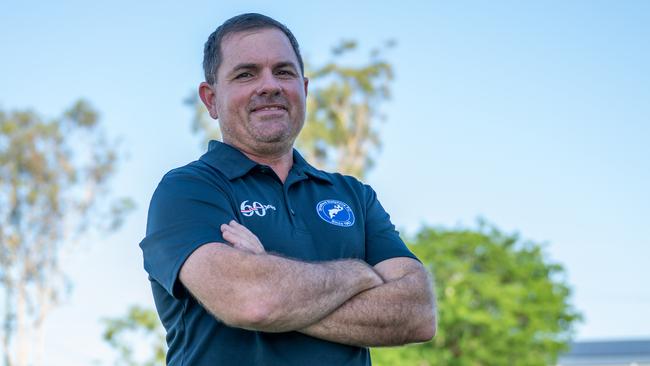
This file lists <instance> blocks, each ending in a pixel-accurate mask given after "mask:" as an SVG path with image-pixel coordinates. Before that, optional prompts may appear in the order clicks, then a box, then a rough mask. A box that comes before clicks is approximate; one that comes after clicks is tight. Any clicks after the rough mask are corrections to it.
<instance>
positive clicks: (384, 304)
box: [301, 272, 435, 347]
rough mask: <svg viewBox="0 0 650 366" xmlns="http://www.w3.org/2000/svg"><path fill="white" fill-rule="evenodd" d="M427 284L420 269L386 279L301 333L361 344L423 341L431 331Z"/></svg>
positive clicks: (431, 307)
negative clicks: (387, 280)
mask: <svg viewBox="0 0 650 366" xmlns="http://www.w3.org/2000/svg"><path fill="white" fill-rule="evenodd" d="M423 284H426V285H425V286H423ZM428 284H429V280H428V278H427V276H426V273H423V272H417V273H412V274H409V275H406V276H404V277H401V278H399V279H395V280H392V281H389V282H387V283H385V284H383V285H381V286H378V287H375V288H372V289H370V290H367V291H364V292H362V293H359V294H358V295H356V296H354V297H353V298H351V299H350V300H348V301H347V302H345V303H344V304H343V305H342V306H340V307H339V308H338V309H336V310H335V311H334V312H333V313H331V314H329V315H328V316H326V317H325V318H323V319H322V320H320V321H318V322H317V323H315V324H313V325H310V326H308V327H306V328H304V329H302V330H301V332H303V333H305V334H308V335H310V336H313V337H316V338H321V339H325V340H329V341H333V342H337V343H343V344H349V345H355V346H363V347H369V346H394V345H402V344H406V343H411V342H423V341H427V340H429V339H431V338H432V337H433V334H434V333H435V311H434V305H433V302H434V300H433V294H432V290H431V288H430V286H429V285H428Z"/></svg>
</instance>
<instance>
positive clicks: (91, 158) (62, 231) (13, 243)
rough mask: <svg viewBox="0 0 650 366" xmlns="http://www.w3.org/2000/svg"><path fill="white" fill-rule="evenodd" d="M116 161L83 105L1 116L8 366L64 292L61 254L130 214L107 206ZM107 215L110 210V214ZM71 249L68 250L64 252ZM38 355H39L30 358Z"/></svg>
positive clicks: (0, 252) (0, 269)
mask: <svg viewBox="0 0 650 366" xmlns="http://www.w3.org/2000/svg"><path fill="white" fill-rule="evenodd" d="M117 160H118V153H117V149H116V147H115V144H113V143H109V142H108V141H107V139H106V137H105V134H104V132H103V131H102V130H101V128H100V125H99V118H98V114H97V112H96V111H95V110H94V109H93V108H92V107H91V106H90V105H89V104H88V103H87V102H85V101H83V100H80V101H77V102H76V103H74V105H73V106H72V107H71V108H70V109H69V110H67V111H65V112H64V113H63V114H62V116H61V117H59V118H55V119H52V120H45V119H43V118H42V117H41V116H39V115H38V114H37V113H35V112H34V111H30V110H27V111H14V112H9V113H6V112H4V111H0V293H2V294H3V295H4V299H5V306H4V307H3V308H2V309H3V318H2V322H3V326H2V330H1V331H0V334H1V335H2V346H3V348H4V355H5V363H6V364H12V363H14V362H13V361H14V360H16V361H15V362H16V363H18V364H26V363H27V360H26V357H27V356H26V355H25V354H24V353H21V352H17V353H16V354H14V352H13V350H12V344H13V343H14V342H13V341H12V339H13V337H14V336H15V335H19V337H17V339H16V340H15V341H16V342H15V343H18V344H19V345H22V347H16V348H17V349H19V350H20V349H25V348H26V347H25V344H26V343H29V342H31V341H33V338H37V337H38V334H37V333H38V332H39V329H42V324H43V321H44V318H45V317H46V315H47V314H48V312H49V310H50V309H51V308H52V307H53V306H55V305H56V304H57V303H58V302H59V301H60V299H61V298H62V297H63V295H64V294H65V293H66V292H67V291H68V289H69V281H68V280H67V279H66V277H65V274H64V271H63V269H62V268H61V266H60V260H61V252H62V250H63V249H64V248H65V247H68V246H69V245H70V244H71V243H72V242H74V241H75V240H76V239H78V238H79V237H80V235H82V234H83V233H86V232H87V231H88V230H90V229H105V230H106V231H111V230H114V229H116V228H117V227H118V226H119V224H120V223H121V222H122V221H121V220H122V218H123V217H124V215H125V214H126V213H127V212H128V211H129V208H131V207H132V205H133V204H132V202H131V201H130V200H129V199H126V198H122V199H119V200H116V201H113V202H111V200H110V195H109V194H108V193H109V190H108V188H109V182H110V178H111V177H112V176H113V174H114V173H115V169H116V164H117ZM108 207H110V209H109V208H108ZM68 249H69V248H68ZM33 353H36V352H33Z"/></svg>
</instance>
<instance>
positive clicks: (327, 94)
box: [185, 41, 395, 178]
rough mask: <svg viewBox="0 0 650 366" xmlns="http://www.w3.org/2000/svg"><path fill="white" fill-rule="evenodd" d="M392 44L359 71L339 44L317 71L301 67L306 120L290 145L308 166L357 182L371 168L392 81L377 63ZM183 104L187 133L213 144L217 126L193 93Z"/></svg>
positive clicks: (349, 45) (350, 46) (345, 44)
mask: <svg viewBox="0 0 650 366" xmlns="http://www.w3.org/2000/svg"><path fill="white" fill-rule="evenodd" d="M394 45H395V42H393V41H389V42H386V44H385V45H384V47H382V48H379V49H374V50H372V51H371V52H370V56H369V58H368V60H367V61H364V62H363V63H362V64H361V65H360V66H357V65H354V66H351V64H352V65H353V64H354V62H350V61H349V60H347V58H353V56H354V54H353V53H354V51H356V50H357V43H356V42H355V41H342V42H341V43H340V44H339V45H337V46H336V47H334V48H333V49H332V59H331V60H330V61H329V62H326V63H325V64H324V65H323V66H320V67H313V66H312V65H311V64H310V63H308V62H307V63H306V64H305V69H306V72H305V73H306V76H307V77H308V78H309V93H308V95H307V115H306V120H305V126H304V128H303V130H302V132H301V134H300V135H299V136H298V139H297V141H296V145H297V147H298V149H299V150H300V151H301V152H302V153H303V154H304V155H305V158H306V159H307V160H308V161H309V162H310V163H312V164H314V165H315V166H317V167H319V168H321V169H326V170H330V171H338V172H341V173H343V174H349V175H353V176H356V177H358V178H363V176H364V175H365V173H366V172H367V171H368V170H369V169H370V168H372V166H373V163H374V159H373V155H374V153H375V152H376V151H377V150H379V148H380V146H381V143H380V138H379V134H378V132H377V122H378V121H379V120H381V119H383V116H382V115H381V113H380V106H381V103H382V102H384V101H385V100H386V99H388V98H389V96H390V87H389V86H390V82H391V81H392V79H393V69H392V66H391V64H390V63H388V62H387V61H385V60H384V59H383V58H382V52H383V51H385V50H387V49H389V48H391V47H393V46H394ZM346 61H348V62H346ZM185 104H187V105H188V106H189V107H190V108H192V109H193V119H192V132H194V133H198V134H200V135H201V136H202V140H203V143H204V144H205V142H206V141H208V140H211V139H215V140H219V139H220V137H221V135H220V133H219V129H218V128H217V123H216V122H215V121H214V120H212V119H210V117H209V115H208V113H207V110H206V109H205V106H203V104H202V103H201V101H200V100H199V98H198V97H197V96H196V93H195V92H192V95H191V96H190V97H189V98H187V99H186V101H185Z"/></svg>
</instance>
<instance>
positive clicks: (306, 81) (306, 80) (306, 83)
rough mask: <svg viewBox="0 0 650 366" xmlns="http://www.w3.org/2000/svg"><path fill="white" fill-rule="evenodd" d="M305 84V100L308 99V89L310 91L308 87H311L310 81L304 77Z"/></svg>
mask: <svg viewBox="0 0 650 366" xmlns="http://www.w3.org/2000/svg"><path fill="white" fill-rule="evenodd" d="M303 79H304V81H303V82H304V83H305V98H306V97H307V89H309V88H308V87H307V86H308V85H309V79H308V78H306V77H304V78H303Z"/></svg>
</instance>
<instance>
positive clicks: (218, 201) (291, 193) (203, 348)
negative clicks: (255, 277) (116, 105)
mask: <svg viewBox="0 0 650 366" xmlns="http://www.w3.org/2000/svg"><path fill="white" fill-rule="evenodd" d="M293 159H294V163H293V167H292V168H291V170H290V171H289V175H288V177H287V179H286V181H285V182H284V184H283V183H282V182H281V181H280V179H279V178H278V177H277V175H276V174H275V173H274V172H273V170H271V169H270V168H269V167H267V166H263V165H260V164H257V163H256V162H254V161H252V160H250V159H248V157H246V156H245V155H244V154H242V153H241V152H239V151H238V150H237V149H235V148H233V147H231V146H229V145H226V144H223V143H221V142H218V141H211V142H210V144H209V148H208V152H207V153H206V154H204V155H203V156H201V158H200V159H199V160H198V161H194V162H192V163H190V164H188V165H186V166H184V167H181V168H177V169H174V170H172V171H170V172H169V173H167V174H166V175H165V176H164V177H163V179H162V181H161V182H160V184H159V185H158V187H157V189H156V191H155V193H154V195H153V198H152V199H151V205H150V207H149V216H148V221H147V234H146V237H145V238H144V239H143V240H142V242H141V243H140V247H141V248H142V251H143V255H144V267H145V269H146V270H147V272H148V273H149V280H150V281H151V286H152V289H153V296H154V300H155V303H156V308H157V310H158V314H159V315H160V319H161V320H162V323H163V325H164V327H165V329H166V330H167V344H168V346H169V351H168V354H167V364H168V365H170V366H180V365H191V366H202V365H234V364H237V365H240V366H244V365H327V366H331V365H370V355H369V352H368V349H367V348H360V347H352V346H347V345H343V344H338V343H333V342H328V341H324V340H320V339H317V338H313V337H310V336H307V335H304V334H302V333H298V332H286V333H265V332H256V331H250V330H245V329H240V328H233V327H229V326H227V325H225V324H224V323H222V322H220V321H219V320H218V319H216V318H215V317H214V316H212V315H211V314H209V313H208V312H207V311H206V310H205V309H204V308H203V307H202V306H201V305H200V304H199V303H198V302H197V301H196V300H195V299H194V298H193V297H192V296H190V295H189V292H188V291H187V290H186V289H185V288H184V286H183V285H182V283H181V282H180V280H179V279H178V275H179V272H180V268H181V266H182V265H183V262H184V261H185V260H186V259H187V257H188V256H189V255H190V254H191V253H192V252H193V251H194V250H196V249H197V248H198V247H200V246H201V245H203V244H206V243H209V242H222V243H223V242H225V241H224V239H223V237H222V236H221V230H220V225H221V224H224V223H228V222H229V221H230V220H232V219H234V220H236V221H238V222H239V223H241V224H242V225H244V226H246V227H247V228H248V229H249V230H251V231H252V232H253V233H254V234H255V235H257V237H258V238H259V239H260V242H261V243H262V245H263V246H264V248H265V250H266V251H267V252H269V253H277V254H280V255H282V256H284V257H289V258H294V259H297V260H305V261H327V260H334V259H342V258H357V259H361V260H364V261H365V262H367V263H368V264H369V265H375V264H377V263H379V262H381V261H383V260H385V259H389V258H394V257H411V258H415V256H414V255H413V254H412V253H411V252H410V251H409V250H408V249H407V248H406V246H405V245H404V243H403V242H402V240H401V239H400V237H399V234H398V233H397V231H396V230H395V227H394V225H393V224H392V223H391V222H390V218H389V216H388V214H387V213H386V211H385V210H384V209H383V208H382V206H381V205H380V204H379V201H377V196H376V194H375V192H374V191H373V190H372V188H370V187H369V186H367V185H364V184H362V183H360V182H359V181H358V180H356V179H355V178H353V177H349V176H343V175H341V174H329V173H325V172H323V171H320V170H317V169H315V168H314V167H312V166H311V165H309V164H308V163H307V162H306V161H305V160H304V159H303V158H302V156H300V154H299V153H298V152H297V151H295V150H294V152H293Z"/></svg>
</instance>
